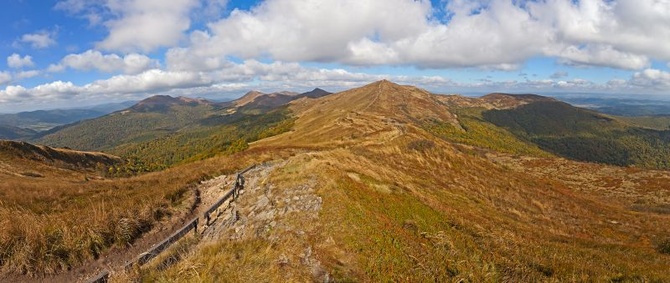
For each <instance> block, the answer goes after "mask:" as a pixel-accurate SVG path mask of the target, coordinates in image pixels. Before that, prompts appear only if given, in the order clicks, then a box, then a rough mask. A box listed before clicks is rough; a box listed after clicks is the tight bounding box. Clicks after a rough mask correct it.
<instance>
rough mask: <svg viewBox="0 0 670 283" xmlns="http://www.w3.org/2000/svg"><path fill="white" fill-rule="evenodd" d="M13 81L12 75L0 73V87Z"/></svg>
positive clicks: (4, 72)
mask: <svg viewBox="0 0 670 283" xmlns="http://www.w3.org/2000/svg"><path fill="white" fill-rule="evenodd" d="M11 81H12V74H10V73H9V72H6V71H0V85H4V84H6V83H8V82H11Z"/></svg>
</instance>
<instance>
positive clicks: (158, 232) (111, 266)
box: [0, 175, 235, 283]
mask: <svg viewBox="0 0 670 283" xmlns="http://www.w3.org/2000/svg"><path fill="white" fill-rule="evenodd" d="M234 180H235V175H221V176H218V177H216V178H213V179H210V180H207V181H203V182H202V183H201V184H200V185H198V187H197V188H196V190H194V194H193V195H192V196H191V197H190V199H189V200H188V201H189V203H190V204H191V206H193V204H194V203H195V201H196V194H195V191H197V192H198V194H199V195H200V202H199V204H197V205H196V206H195V209H193V210H187V211H184V212H182V213H180V214H178V215H174V216H173V217H170V219H168V220H165V221H162V222H159V223H157V224H156V226H155V227H154V228H153V229H152V230H151V231H149V232H148V233H146V234H144V235H143V236H142V237H141V238H140V239H138V240H136V241H135V242H134V243H133V244H132V245H131V246H128V247H125V248H119V247H112V248H111V249H110V250H108V251H107V253H106V254H105V255H103V256H101V257H100V258H98V259H97V260H90V261H87V262H84V263H83V264H82V265H81V266H79V267H76V268H74V269H72V270H70V271H67V272H64V273H61V274H58V275H55V276H44V277H38V278H29V277H24V276H10V277H0V282H40V283H41V282H45V283H46V282H49V283H51V282H64V283H65V282H67V283H71V282H86V281H87V280H88V279H90V278H92V277H94V276H96V275H98V274H99V273H100V272H102V271H103V270H109V271H110V273H111V276H114V274H115V273H118V272H124V267H125V265H126V264H127V263H128V262H130V261H132V260H134V259H135V258H136V257H137V256H138V255H139V254H141V253H143V252H146V251H147V250H149V248H151V247H152V246H153V245H155V244H157V243H159V242H161V241H162V240H164V239H166V238H167V237H168V236H170V235H171V234H173V233H174V232H175V231H177V230H178V229H179V228H181V227H183V226H184V225H185V224H186V223H187V222H188V221H190V220H192V219H193V218H195V217H202V214H203V213H204V211H205V210H206V209H207V208H209V206H210V205H212V204H213V203H214V202H215V201H216V200H218V198H220V197H221V196H223V195H224V194H225V193H226V192H227V191H228V190H230V188H231V185H232V183H233V181H234ZM201 223H203V224H204V221H202V222H201ZM201 227H202V224H199V225H198V229H199V230H200V229H202V228H201Z"/></svg>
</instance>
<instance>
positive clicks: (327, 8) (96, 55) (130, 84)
mask: <svg viewBox="0 0 670 283" xmlns="http://www.w3.org/2000/svg"><path fill="white" fill-rule="evenodd" d="M166 3H169V5H167V4H166ZM3 4H4V5H3V9H2V10H0V21H1V22H0V24H1V26H2V27H3V28H2V32H1V33H0V59H2V60H0V112H16V111H23V110H34V109H47V108H57V107H77V106H84V105H93V104H100V103H106V102H114V101H125V100H135V99H142V98H145V97H148V96H151V95H154V94H159V93H160V94H169V95H175V96H176V95H183V96H192V97H209V98H232V97H237V96H240V95H241V94H243V93H244V92H246V91H248V90H250V89H258V90H261V91H266V92H269V91H278V90H293V91H307V90H310V89H312V88H314V87H321V88H324V89H328V90H331V91H338V90H343V89H346V88H350V87H355V86H360V85H363V84H366V83H369V82H372V81H375V80H379V79H383V78H385V79H390V80H392V81H395V82H398V83H402V84H412V85H416V86H419V87H422V88H425V89H427V90H430V91H433V92H436V93H445V94H446V93H487V92H493V91H499V92H517V93H519V92H532V93H540V94H543V93H593V94H594V95H603V96H607V95H608V94H615V95H618V96H620V95H625V96H631V97H636V96H641V95H645V96H646V95H652V96H655V97H658V98H670V69H669V65H670V2H668V1H654V0H617V1H611V0H608V1H604V0H581V1H576V0H542V1H524V0H515V1H512V0H507V1H506V0H485V1H469V0H453V1H440V0H433V1H421V0H368V1H359V0H340V1H329V0H265V1H260V0H259V1H233V0H230V1H226V0H171V1H163V0H8V1H5V2H4V3H3Z"/></svg>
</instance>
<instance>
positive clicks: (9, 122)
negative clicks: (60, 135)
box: [0, 102, 134, 140]
mask: <svg viewBox="0 0 670 283" xmlns="http://www.w3.org/2000/svg"><path fill="white" fill-rule="evenodd" d="M132 104H134V103H133V102H122V103H109V104H102V105H96V106H91V107H89V108H85V109H54V110H37V111H29V112H19V113H14V114H0V128H2V129H3V130H0V138H4V139H18V140H28V139H30V138H33V137H35V136H36V135H37V134H38V133H39V132H42V131H47V130H49V129H52V128H54V127H57V126H61V125H66V124H70V123H74V122H77V121H80V120H86V119H91V118H96V117H100V116H103V115H105V114H108V113H111V112H114V111H117V110H121V109H124V108H127V107H129V106H131V105H132Z"/></svg>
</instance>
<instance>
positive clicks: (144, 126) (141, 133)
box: [40, 104, 291, 170]
mask: <svg viewBox="0 0 670 283" xmlns="http://www.w3.org/2000/svg"><path fill="white" fill-rule="evenodd" d="M289 115H290V114H289V112H288V111H287V110H286V109H285V108H282V107H280V108H277V109H273V110H265V111H258V110H256V109H245V108H240V109H238V111H236V112H235V113H233V114H227V110H226V109H219V108H218V107H217V106H213V105H202V104H200V105H174V106H172V107H171V108H169V109H162V111H159V112H137V111H122V112H116V113H114V114H111V115H108V116H104V117H101V118H98V119H94V120H88V121H83V122H81V123H79V124H76V125H73V126H70V127H67V128H64V129H63V130H60V131H57V132H55V133H53V134H50V135H47V136H45V137H43V138H42V139H40V142H44V143H46V144H50V145H56V146H68V147H71V148H77V149H85V150H104V151H108V152H111V153H114V154H116V155H119V156H122V157H125V158H131V159H138V160H140V161H141V163H142V164H143V165H142V166H143V167H146V168H147V169H149V170H155V169H160V168H164V167H167V166H171V165H174V164H177V163H180V162H188V161H194V160H202V159H204V158H208V157H212V156H215V155H217V154H222V153H223V154H230V153H234V152H237V151H240V150H243V149H245V148H246V147H247V143H248V142H251V141H254V140H257V139H259V138H263V137H267V136H269V135H273V134H277V133H279V132H282V131H285V130H287V129H288V127H290V125H291V119H289Z"/></svg>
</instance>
